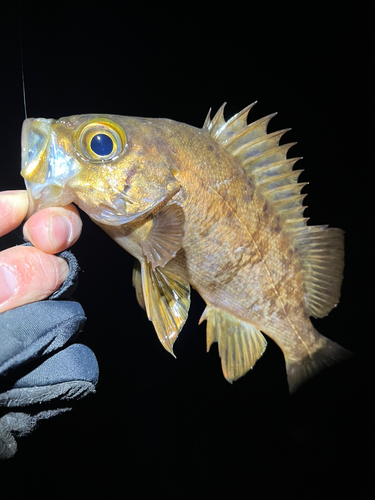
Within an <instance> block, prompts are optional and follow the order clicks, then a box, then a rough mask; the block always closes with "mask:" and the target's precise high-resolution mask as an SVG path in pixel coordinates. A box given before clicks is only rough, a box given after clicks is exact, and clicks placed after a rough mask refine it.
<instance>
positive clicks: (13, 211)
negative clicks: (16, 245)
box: [0, 191, 28, 236]
mask: <svg viewBox="0 0 375 500" xmlns="http://www.w3.org/2000/svg"><path fill="white" fill-rule="evenodd" d="M27 206H28V201H27V192H26V191H2V192H0V236H3V235H4V234H7V233H10V231H13V229H15V228H16V227H17V226H19V225H20V224H21V222H22V221H23V219H24V218H25V217H26V212H27Z"/></svg>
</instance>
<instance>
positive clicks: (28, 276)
mask: <svg viewBox="0 0 375 500" xmlns="http://www.w3.org/2000/svg"><path fill="white" fill-rule="evenodd" d="M27 205H28V203H27V193H26V191H3V192H0V237H1V236H3V235H4V234H7V233H9V232H10V231H12V230H13V229H15V228H16V227H17V226H19V225H20V224H21V222H22V221H23V219H24V217H25V215H26V212H27ZM81 229H82V222H81V219H80V217H79V214H78V211H77V209H76V208H75V207H74V205H67V206H66V207H53V208H46V209H44V210H41V211H40V212H37V213H36V214H34V215H33V216H32V217H30V219H29V220H28V221H27V222H26V223H25V225H24V228H23V232H24V236H25V238H26V239H27V240H29V241H30V242H31V243H32V244H33V245H34V246H33V247H30V246H16V247H12V248H8V249H6V250H3V251H2V252H0V313H2V312H4V311H8V310H9V309H13V308H15V307H18V306H21V305H23V304H28V303H30V302H36V301H38V300H43V299H45V298H47V297H48V296H50V295H51V294H52V293H53V292H54V291H55V290H57V289H58V288H59V287H60V285H61V284H62V283H63V281H64V280H65V279H66V277H67V276H68V273H69V267H68V264H67V262H66V261H65V260H64V259H62V258H60V257H56V256H55V255H53V254H55V253H58V252H62V251H63V250H65V249H67V248H69V247H70V246H71V245H73V243H75V242H76V241H77V239H78V238H79V236H80V234H81Z"/></svg>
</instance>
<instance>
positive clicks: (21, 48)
mask: <svg viewBox="0 0 375 500" xmlns="http://www.w3.org/2000/svg"><path fill="white" fill-rule="evenodd" d="M21 4H22V2H18V25H19V31H20V53H21V73H22V94H23V108H24V110H25V119H26V118H27V111H26V89H25V70H24V66H23V47H22V22H21Z"/></svg>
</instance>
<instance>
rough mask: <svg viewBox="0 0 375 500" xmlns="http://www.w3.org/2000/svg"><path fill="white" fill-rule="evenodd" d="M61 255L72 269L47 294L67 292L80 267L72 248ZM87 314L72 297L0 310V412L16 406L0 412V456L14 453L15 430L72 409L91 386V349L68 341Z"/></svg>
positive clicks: (94, 372)
mask: <svg viewBox="0 0 375 500" xmlns="http://www.w3.org/2000/svg"><path fill="white" fill-rule="evenodd" d="M66 254H69V255H68V256H67V255H66ZM60 256H61V257H64V258H66V259H67V260H68V263H69V267H70V271H71V272H70V274H69V276H68V278H67V280H66V281H65V282H64V283H63V285H62V286H61V287H60V289H59V290H58V291H57V292H55V293H54V294H53V295H52V296H51V298H56V297H60V296H61V295H62V294H64V295H65V294H66V293H69V292H70V291H71V289H72V287H73V286H74V281H75V277H76V275H77V271H78V265H77V262H76V260H75V258H74V256H73V255H72V254H71V253H70V252H63V253H62V254H60ZM85 320H86V317H85V314H84V311H83V309H82V307H81V305H80V304H78V303H77V302H70V301H54V300H45V301H41V302H34V303H32V304H27V305H24V306H21V307H18V308H16V309H12V310H10V311H6V312H4V313H2V314H0V412H1V407H6V408H7V411H8V410H9V408H15V409H16V411H10V412H8V413H5V414H4V415H3V416H1V413H0V458H10V457H12V456H13V455H14V454H15V453H16V451H17V443H16V441H15V439H14V437H13V435H14V436H16V437H20V436H25V435H27V434H29V433H30V432H31V431H32V430H33V429H34V428H35V426H36V425H37V422H38V421H39V420H42V419H46V418H50V417H53V416H55V415H57V414H59V413H62V412H65V411H68V410H70V409H71V408H70V406H71V400H72V399H78V398H82V397H84V396H86V395H87V394H89V393H93V392H95V385H96V383H97V381H98V374H99V368H98V363H97V361H96V358H95V355H94V353H93V352H92V351H91V350H90V349H89V348H88V347H86V346H84V345H82V344H74V343H72V341H73V340H74V337H75V336H77V335H78V333H79V332H80V330H81V329H82V327H83V324H84V322H85ZM36 405H38V406H36ZM3 413H4V412H3ZM12 434H13V435H12Z"/></svg>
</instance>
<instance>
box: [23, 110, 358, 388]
mask: <svg viewBox="0 0 375 500" xmlns="http://www.w3.org/2000/svg"><path fill="white" fill-rule="evenodd" d="M254 104H255V103H253V104H251V105H249V106H247V107H246V108H245V109H243V110H242V111H240V112H239V113H237V114H236V115H234V116H233V117H232V118H230V119H228V120H226V119H225V117H224V108H225V103H224V104H223V105H222V106H221V107H220V109H219V110H218V111H217V112H216V114H215V115H214V116H213V117H212V118H211V109H210V111H209V113H208V115H207V117H206V119H205V121H204V124H203V127H202V128H196V127H193V126H190V125H187V124H184V123H180V122H177V121H173V120H170V119H164V118H139V117H126V116H120V115H110V114H85V115H74V116H70V117H64V118H60V119H58V120H54V119H44V118H37V119H33V118H29V119H26V120H25V122H24V124H23V128H22V170H21V175H22V176H23V177H24V179H25V183H26V187H27V191H28V194H29V213H28V216H30V215H31V214H33V213H35V212H36V211H38V210H41V209H43V208H46V207H51V206H64V205H67V204H69V203H75V204H76V205H78V206H79V207H80V208H81V209H82V210H83V211H84V212H86V214H87V215H88V216H89V217H90V218H91V219H92V220H93V221H94V222H95V223H96V224H97V225H98V226H100V227H101V228H102V229H103V230H104V231H105V232H106V233H107V234H108V235H109V236H110V237H111V238H112V239H113V240H114V241H115V242H116V243H118V244H119V245H120V246H121V247H122V248H124V249H125V250H126V251H127V252H129V253H130V254H131V255H133V256H134V257H135V266H134V270H133V285H134V287H135V292H136V297H137V300H138V303H139V304H140V306H141V307H142V308H143V309H145V310H146V313H147V316H148V319H149V320H150V321H152V323H153V326H154V328H155V330H156V333H157V335H158V338H159V340H160V342H161V344H162V345H163V347H164V348H165V349H166V350H167V351H168V352H169V353H171V354H172V355H174V352H173V345H174V342H175V341H176V339H177V337H178V335H179V332H180V331H181V329H182V327H183V325H184V323H185V321H186V319H187V317H188V312H189V307H190V289H191V287H193V288H194V289H195V290H197V291H198V293H199V294H200V295H201V297H202V298H203V299H204V301H205V303H206V308H205V310H204V312H203V314H202V316H201V319H200V322H199V323H201V322H203V321H206V322H207V327H206V335H207V350H209V349H210V347H211V345H212V343H214V342H216V343H217V344H218V352H219V355H220V358H221V366H222V371H223V374H224V377H225V378H226V379H227V380H228V381H229V382H233V381H234V380H237V379H239V378H240V377H242V376H243V375H245V374H246V373H247V372H248V371H249V370H251V369H252V368H253V367H254V365H255V363H256V362H257V361H258V360H259V359H260V358H261V356H262V355H263V353H264V351H265V349H266V346H267V340H266V337H265V336H267V337H269V338H271V339H272V340H273V341H274V342H275V343H276V344H277V345H278V346H279V347H280V348H281V350H282V352H283V354H284V358H285V364H286V373H287V380H288V384H289V389H290V392H294V391H296V390H297V389H298V388H299V387H300V385H301V384H303V383H304V382H305V381H306V380H308V379H309V378H311V377H313V376H314V375H315V374H317V373H318V372H320V371H321V370H322V369H323V368H326V367H329V366H331V365H333V364H334V363H337V362H340V361H343V360H345V359H347V358H348V357H349V356H350V354H351V353H350V351H348V350H347V349H345V348H343V347H341V346H340V345H338V344H337V343H335V342H334V341H332V340H330V339H329V338H327V337H325V336H323V335H321V334H320V333H318V331H317V330H316V329H315V327H314V326H313V324H312V322H311V319H310V318H311V317H314V318H322V317H324V316H326V315H327V314H328V313H329V312H330V311H331V310H332V308H334V307H335V306H336V305H337V303H338V302H339V298H340V287H341V282H342V278H343V267H344V237H343V231H342V230H341V229H338V228H331V227H328V226H327V225H316V226H313V225H308V224H307V222H308V218H306V217H304V210H305V208H306V207H305V206H304V205H303V200H304V198H305V196H306V194H305V193H301V189H302V188H303V187H304V186H305V185H306V183H301V182H298V177H299V175H300V173H301V172H302V170H296V169H294V165H295V163H296V162H297V161H298V160H299V159H300V158H288V154H287V153H288V151H289V149H290V148H291V146H293V145H294V144H295V143H288V144H282V145H280V139H281V137H282V136H283V135H284V133H285V132H287V131H288V130H290V129H284V130H281V131H277V132H272V133H268V132H267V128H268V124H269V122H270V120H271V119H272V118H273V116H275V114H276V113H274V114H270V115H268V116H265V117H264V118H261V119H258V120H256V121H254V122H250V123H248V113H249V111H250V110H251V108H252V107H253V105H254Z"/></svg>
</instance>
